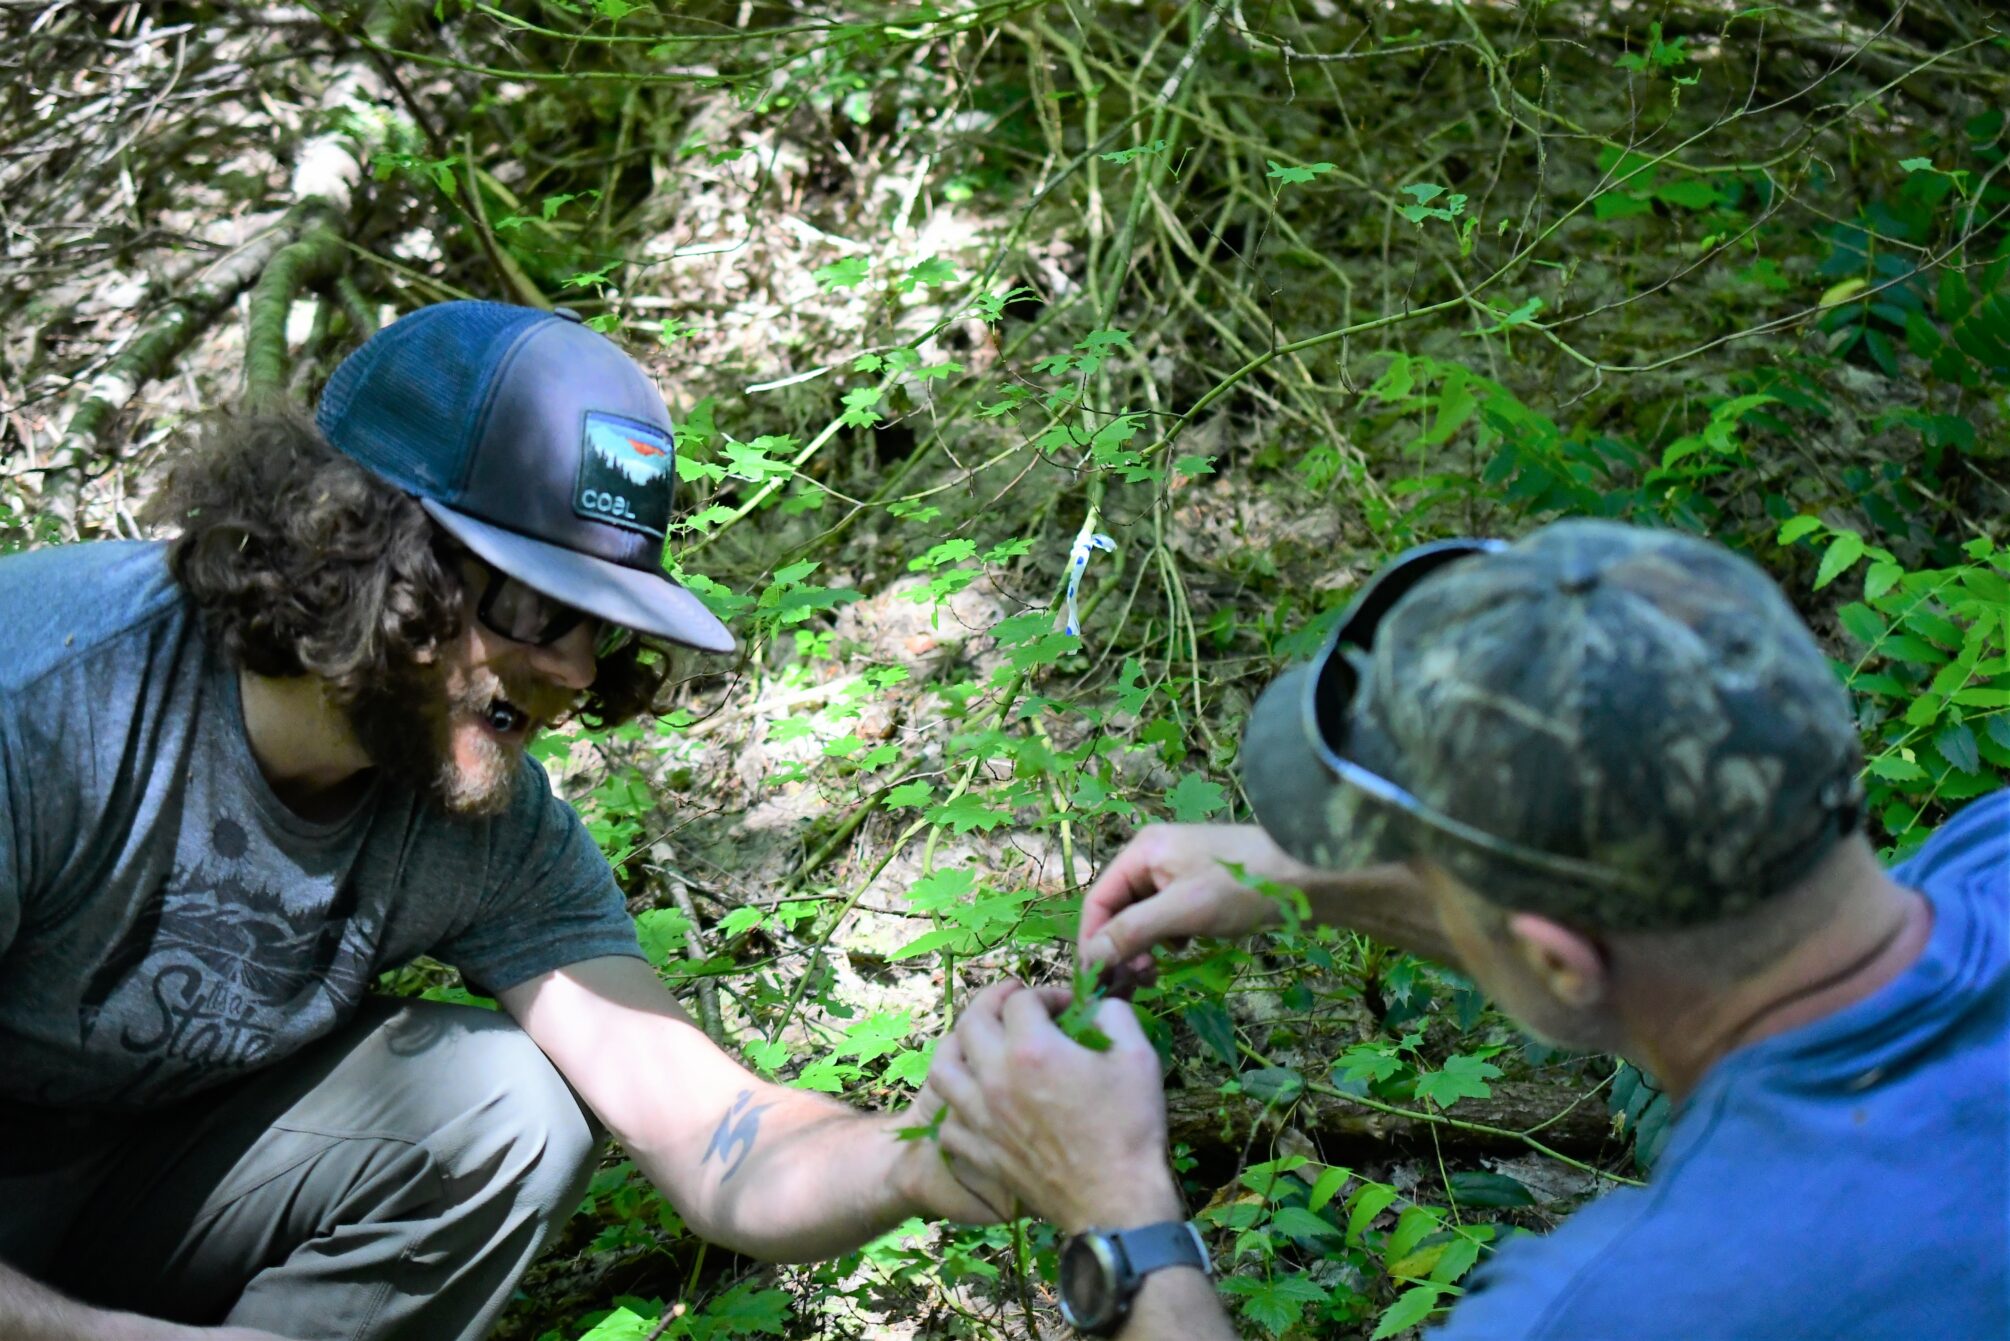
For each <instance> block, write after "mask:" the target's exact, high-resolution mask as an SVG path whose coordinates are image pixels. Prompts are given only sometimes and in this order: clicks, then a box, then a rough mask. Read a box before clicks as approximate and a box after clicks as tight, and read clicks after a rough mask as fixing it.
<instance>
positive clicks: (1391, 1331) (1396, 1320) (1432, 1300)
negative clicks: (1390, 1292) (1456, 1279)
mask: <svg viewBox="0 0 2010 1341" xmlns="http://www.w3.org/2000/svg"><path fill="white" fill-rule="evenodd" d="M1444 1293H1445V1291H1444V1288H1443V1287H1442V1286H1437V1285H1419V1286H1416V1287H1415V1288H1413V1289H1408V1290H1405V1291H1403V1293H1401V1294H1399V1295H1397V1296H1396V1302H1395V1303H1393V1304H1391V1305H1389V1307H1388V1310H1387V1311H1386V1312H1384V1313H1383V1314H1382V1320H1381V1321H1380V1322H1378V1323H1376V1324H1375V1330H1374V1331H1372V1332H1370V1333H1369V1334H1368V1341H1382V1339H1383V1338H1384V1337H1389V1336H1394V1335H1396V1334H1397V1333H1398V1332H1404V1331H1408V1330H1409V1329H1410V1328H1412V1327H1415V1326H1416V1325H1417V1324H1418V1323H1420V1322H1422V1321H1423V1320H1424V1319H1425V1318H1428V1317H1430V1316H1431V1311H1432V1310H1433V1309H1435V1308H1437V1306H1438V1300H1439V1299H1440V1298H1442V1297H1443V1295H1444Z"/></svg>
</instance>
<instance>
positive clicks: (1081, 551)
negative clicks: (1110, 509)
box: [1066, 521, 1117, 638]
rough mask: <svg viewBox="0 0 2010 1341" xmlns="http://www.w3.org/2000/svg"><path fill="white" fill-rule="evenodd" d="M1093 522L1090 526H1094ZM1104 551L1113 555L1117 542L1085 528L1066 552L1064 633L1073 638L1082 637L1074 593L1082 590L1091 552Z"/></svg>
mask: <svg viewBox="0 0 2010 1341" xmlns="http://www.w3.org/2000/svg"><path fill="white" fill-rule="evenodd" d="M1094 524H1095V523H1094V522H1093V521H1091V522H1090V525H1094ZM1098 549H1106V550H1109V551H1110V552H1111V553H1113V554H1114V553H1115V552H1116V549H1117V542H1116V541H1114V540H1112V539H1110V538H1109V537H1108V536H1106V535H1104V534H1103V533H1102V532H1101V531H1091V530H1090V529H1089V528H1088V527H1087V526H1084V527H1083V528H1082V533H1081V534H1080V535H1079V536H1076V537H1075V547H1074V548H1073V549H1072V550H1070V551H1068V624H1067V628H1066V632H1068V633H1069V634H1071V635H1072V636H1074V637H1077V638H1079V637H1081V636H1082V619H1081V615H1080V613H1079V612H1078V611H1077V610H1076V609H1075V593H1076V592H1078V591H1080V590H1081V588H1082V571H1083V570H1084V569H1086V568H1087V567H1088V566H1089V553H1090V551H1091V550H1098Z"/></svg>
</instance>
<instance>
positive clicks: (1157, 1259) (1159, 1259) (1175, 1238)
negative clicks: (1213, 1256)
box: [1109, 1220, 1214, 1281]
mask: <svg viewBox="0 0 2010 1341" xmlns="http://www.w3.org/2000/svg"><path fill="white" fill-rule="evenodd" d="M1109 1238H1110V1239H1111V1241H1113V1242H1114V1243H1115V1244H1116V1245H1117V1248H1118V1250H1119V1251H1120V1252H1122V1253H1123V1256H1124V1261H1125V1262H1126V1263H1128V1264H1129V1265H1130V1268H1131V1277H1132V1279H1133V1280H1134V1281H1135V1280H1139V1279H1142V1278H1143V1277H1145V1276H1148V1275H1150V1274H1151V1273H1152V1272H1154V1271H1159V1270H1162V1269H1164V1268H1166V1267H1176V1266H1191V1267H1199V1268H1200V1270H1201V1274H1203V1275H1206V1276H1212V1275H1214V1263H1212V1262H1210V1261H1209V1260H1208V1256H1207V1246H1206V1245H1205V1244H1203V1243H1202V1242H1201V1239H1200V1231H1199V1230H1197V1229H1195V1228H1194V1226H1193V1222H1192V1221H1191V1220H1160V1221H1158V1222H1157V1223H1155V1224H1149V1225H1139V1226H1138V1227H1137V1228H1135V1229H1125V1230H1115V1231H1111V1232H1110V1233H1109Z"/></svg>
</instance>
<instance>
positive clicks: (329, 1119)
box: [0, 1001, 600, 1341]
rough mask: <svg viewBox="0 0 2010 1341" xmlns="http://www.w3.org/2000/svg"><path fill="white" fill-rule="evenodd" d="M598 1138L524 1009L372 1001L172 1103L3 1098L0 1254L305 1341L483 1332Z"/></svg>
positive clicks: (446, 1338)
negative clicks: (107, 1114)
mask: <svg viewBox="0 0 2010 1341" xmlns="http://www.w3.org/2000/svg"><path fill="white" fill-rule="evenodd" d="M599 1135H600V1133H599V1131H598V1129H597V1127H595V1126H594V1124H593V1123H592V1122H591V1120H590V1119H589V1118H588V1117H587V1115H586V1114H585V1113H584V1112H583V1111H582V1110H581V1108H580V1105H579V1103H578V1101H577V1099H576V1098H575V1097H574V1096H573V1093H572V1091H571V1090H570V1089H568V1088H567V1086H566V1084H565V1081H564V1080H563V1079H562V1078H561V1077H560V1076H559V1074H558V1072H557V1071H556V1070H555V1069H554V1068H553V1067H552V1065H551V1063H550V1062H549V1061H547V1060H546V1059H545V1056H544V1054H543V1053H541V1052H539V1051H538V1049H537V1046H536V1045H535V1044H534V1043H532V1042H531V1041H530V1039H529V1038H528V1037H527V1036H526V1035H525V1034H524V1033H523V1031H522V1030H520V1029H518V1028H517V1027H516V1025H515V1023H514V1022H512V1021H511V1020H510V1019H509V1018H508V1017H507V1016H504V1015H499V1014H494V1013H491V1012H488V1011H482V1010H476V1009H474V1008H472V1007H467V1006H448V1005H438V1004H434V1003H430V1002H421V1001H408V1002H394V1001H372V1002H370V1003H368V1004H367V1005H366V1006H365V1008H364V1010H363V1012H362V1014H361V1015H360V1016H359V1017H358V1018H357V1019H356V1020H355V1021H354V1022H352V1023H351V1024H350V1025H349V1026H348V1027H346V1028H345V1029H344V1030H342V1031H340V1032H338V1033H337V1034H335V1035H334V1036H332V1037H331V1038H329V1039H326V1040H324V1041H322V1042H321V1043H318V1044H316V1045H314V1046H313V1047H311V1048H309V1049H307V1050H305V1051H304V1052H302V1053H301V1054H299V1055H298V1056H295V1057H291V1058H288V1059H287V1060H286V1061H284V1062H281V1063H279V1064H278V1065H276V1066H274V1067H273V1068H272V1069H271V1070H270V1071H267V1072H261V1073H259V1074H258V1075H255V1076H253V1077H251V1078H249V1079H248V1080H246V1081H242V1082H238V1083H236V1084H233V1085H231V1086H229V1087H228V1088H227V1089H226V1090H225V1091H224V1092H222V1093H221V1094H220V1095H218V1096H201V1097H198V1098H196V1099H194V1100H191V1101H189V1102H187V1103H185V1104H182V1105H179V1106H177V1107H175V1108H173V1109H170V1110H167V1111H165V1112H162V1113H149V1114H145V1115H141V1116H139V1117H134V1118H128V1117H119V1118H116V1119H110V1118H99V1117H90V1116H84V1115H77V1114H65V1113H51V1112H48V1111H47V1110H37V1111H23V1110H18V1109H11V1110H10V1109H8V1108H6V1107H5V1106H0V1260H4V1261H6V1262H8V1263H9V1264H11V1265H13V1266H14V1267H15V1268H16V1269H17V1270H19V1271H22V1272H24V1273H26V1274H27V1275H29V1276H31V1277H33V1278H35V1279H37V1280H40V1281H42V1282H44V1283H46V1284H48V1285H51V1286H54V1287H55V1288H57V1289H60V1290H62V1291H64V1292H65V1293H67V1294H69V1295H71V1296H73V1297H75V1298H78V1299H81V1300H84V1301H86V1302H88V1303H92V1304H97V1305H101V1306H104V1307H108V1308H119V1309H129V1310H132V1311H134V1312H139V1313H145V1314H149V1315H151V1316H154V1317H160V1318H166V1319H169V1320H171V1321H175V1322H182V1323H189V1324H196V1325H209V1324H216V1323H223V1322H229V1323H233V1324H236V1325H239V1326H246V1327H258V1328H263V1329H264V1330H266V1331H270V1332H276V1333H278V1334H279V1335H281V1336H286V1337H293V1338H297V1341H456V1339H458V1341H477V1339H478V1338H480V1337H481V1336H483V1335H485V1334H486V1332H487V1331H488V1329H489V1327H490V1325H491V1324H492V1323H493V1322H494V1321H495V1319H496V1316H497V1315H498V1314H499V1313H501V1311H502V1308H503V1305H504V1304H505V1303H506V1302H507V1301H508V1299H509V1296H510V1292H511V1290H512V1289H513V1287H514V1286H515V1284H516V1281H517V1278H518V1277H519V1276H521V1275H522V1274H523V1271H524V1268H525V1267H527V1266H528V1265H529V1264H530V1262H531V1259H532V1258H534V1257H535V1256H536V1255H537V1252H538V1250H539V1248H541V1247H542V1246H543V1245H544V1243H545V1242H546V1240H548V1239H549V1238H550V1236H551V1233H552V1231H553V1230H554V1229H555V1228H556V1227H557V1226H558V1225H559V1224H560V1223H561V1222H562V1221H563V1220H564V1219H565V1218H566V1217H567V1216H569V1215H570V1214H571V1213H572V1211H573V1209H574V1208H575V1207H577V1206H578V1204H579V1201H580V1197H581V1196H582V1195H583V1193H584V1191H585V1187H586V1180H587V1177H588V1176H589V1175H590V1173H591V1172H592V1167H593V1162H594V1155H595V1153H596V1150H597V1148H598V1145H599Z"/></svg>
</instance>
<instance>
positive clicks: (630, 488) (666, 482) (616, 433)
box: [572, 410, 677, 540]
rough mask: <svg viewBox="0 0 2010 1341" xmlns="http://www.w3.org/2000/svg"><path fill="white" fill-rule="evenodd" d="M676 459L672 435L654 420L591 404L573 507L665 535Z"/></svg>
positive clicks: (617, 523)
mask: <svg viewBox="0 0 2010 1341" xmlns="http://www.w3.org/2000/svg"><path fill="white" fill-rule="evenodd" d="M676 459H677V458H676V450H675V445H674V444H673V443H672V442H671V440H670V435H669V434H667V433H665V432H664V431H663V430H662V429H660V428H658V427H656V426H655V425H654V424H644V423H639V422H637V421H636V420H633V419H623V418H622V417H621V416H619V415H613V414H602V413H600V412H599V411H598V410H589V411H588V412H587V415H586V445H585V450H584V451H582V452H580V454H579V485H578V487H577V488H576V489H574V490H573V495H572V510H573V511H574V512H577V513H578V514H579V515H580V516H582V517H586V518H588V519H590V520H592V521H598V522H606V523H608V524H609V525H611V526H619V527H623V528H624V529H626V530H630V531H640V532H641V533H642V534H644V535H651V536H655V537H656V538H657V539H658V540H661V539H662V538H663V533H664V532H665V531H666V530H667V529H668V528H669V525H670V486H671V483H672V481H673V479H674V476H673V473H672V471H671V466H672V464H674V463H675V461H676Z"/></svg>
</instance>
